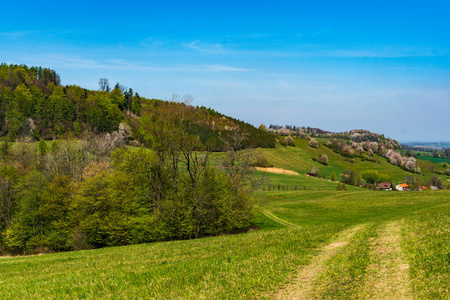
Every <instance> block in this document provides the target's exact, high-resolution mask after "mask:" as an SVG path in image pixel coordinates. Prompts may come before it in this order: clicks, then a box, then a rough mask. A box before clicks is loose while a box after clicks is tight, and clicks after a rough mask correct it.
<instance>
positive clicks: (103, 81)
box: [98, 78, 110, 93]
mask: <svg viewBox="0 0 450 300" xmlns="http://www.w3.org/2000/svg"><path fill="white" fill-rule="evenodd" d="M98 85H99V90H100V91H106V92H108V93H109V91H110V88H109V81H108V78H100V79H99V81H98Z"/></svg>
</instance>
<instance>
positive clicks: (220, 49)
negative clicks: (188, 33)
mask: <svg viewBox="0 0 450 300" xmlns="http://www.w3.org/2000/svg"><path fill="white" fill-rule="evenodd" d="M182 45H183V46H184V47H186V48H188V49H191V50H194V51H197V52H202V53H207V54H226V53H229V52H230V51H229V50H227V49H225V48H224V45H223V44H211V43H205V42H202V41H192V42H190V43H182ZM228 46H229V45H228Z"/></svg>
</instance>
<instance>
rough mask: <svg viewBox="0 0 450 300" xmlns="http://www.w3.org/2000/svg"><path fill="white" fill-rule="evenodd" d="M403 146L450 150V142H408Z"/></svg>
mask: <svg viewBox="0 0 450 300" xmlns="http://www.w3.org/2000/svg"><path fill="white" fill-rule="evenodd" d="M403 145H405V146H409V147H416V148H434V149H445V148H450V142H408V143H402V146H403Z"/></svg>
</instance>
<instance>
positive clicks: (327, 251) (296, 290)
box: [274, 225, 363, 299]
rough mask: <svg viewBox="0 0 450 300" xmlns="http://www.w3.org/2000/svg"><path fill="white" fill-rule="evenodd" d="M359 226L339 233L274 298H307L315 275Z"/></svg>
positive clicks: (322, 269) (346, 242)
mask: <svg viewBox="0 0 450 300" xmlns="http://www.w3.org/2000/svg"><path fill="white" fill-rule="evenodd" d="M361 228H363V225H360V226H357V227H353V228H350V229H347V230H344V231H342V232H341V233H339V234H338V235H337V237H336V238H335V239H334V241H333V242H332V243H331V244H328V245H326V246H325V247H323V248H322V249H321V253H320V254H319V255H317V256H316V257H314V258H313V259H312V260H311V262H310V263H309V265H307V266H304V267H302V268H301V269H300V270H299V272H298V274H297V276H296V278H295V279H294V280H293V281H292V282H291V283H290V284H288V286H287V287H286V288H285V289H282V290H280V291H278V293H277V294H276V295H274V299H309V297H308V295H310V293H311V291H312V288H313V286H314V285H313V283H314V280H315V278H316V276H317V275H319V274H320V273H321V272H322V271H324V270H325V262H326V261H327V260H329V259H330V258H331V257H333V256H334V255H335V254H336V253H338V252H339V251H340V250H341V249H342V247H343V246H345V245H347V244H348V243H349V242H350V240H351V238H352V236H353V235H354V234H355V233H356V232H357V231H358V230H360V229H361Z"/></svg>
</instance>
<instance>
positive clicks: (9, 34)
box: [0, 30, 39, 39]
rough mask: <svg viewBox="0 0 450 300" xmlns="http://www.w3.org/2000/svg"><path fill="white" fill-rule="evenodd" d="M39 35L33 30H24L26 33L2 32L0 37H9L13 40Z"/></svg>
mask: <svg viewBox="0 0 450 300" xmlns="http://www.w3.org/2000/svg"><path fill="white" fill-rule="evenodd" d="M37 33H39V32H38V31H33V30H24V31H7V32H0V36H2V37H7V38H11V39H17V38H21V37H24V36H28V35H34V34H37Z"/></svg>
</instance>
